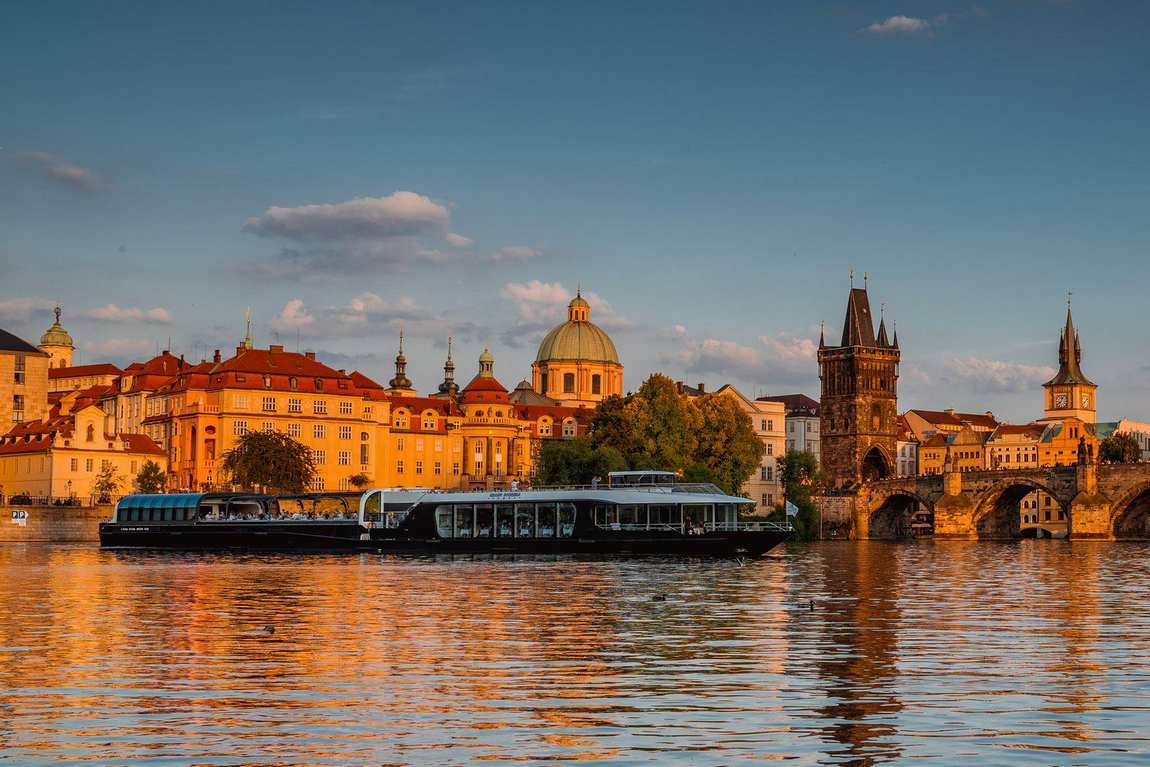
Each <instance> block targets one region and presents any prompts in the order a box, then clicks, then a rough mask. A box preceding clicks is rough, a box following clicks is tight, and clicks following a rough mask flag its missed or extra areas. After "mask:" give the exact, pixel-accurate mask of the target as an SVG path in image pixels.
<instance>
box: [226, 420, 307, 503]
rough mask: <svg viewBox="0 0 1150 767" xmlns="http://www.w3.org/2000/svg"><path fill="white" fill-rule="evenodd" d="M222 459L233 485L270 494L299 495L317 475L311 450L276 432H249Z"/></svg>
mask: <svg viewBox="0 0 1150 767" xmlns="http://www.w3.org/2000/svg"><path fill="white" fill-rule="evenodd" d="M223 458H224V462H223V469H224V471H225V472H227V473H228V474H230V475H231V477H232V482H234V483H235V484H237V485H240V486H242V487H247V488H254V487H257V486H259V487H263V488H265V489H267V490H268V491H270V492H280V493H302V492H304V491H306V490H307V488H308V486H309V485H311V483H312V480H313V479H314V478H315V474H316V468H315V459H314V458H313V457H312V453H311V450H309V449H308V448H307V447H306V446H305V445H303V444H301V443H299V442H297V441H295V440H294V439H292V438H291V437H289V436H288V435H286V434H281V433H279V432H275V431H249V432H248V433H247V434H245V435H243V436H242V437H240V440H239V442H238V443H236V446H235V447H234V448H232V449H231V450H229V451H228V452H226V453H224V456H223Z"/></svg>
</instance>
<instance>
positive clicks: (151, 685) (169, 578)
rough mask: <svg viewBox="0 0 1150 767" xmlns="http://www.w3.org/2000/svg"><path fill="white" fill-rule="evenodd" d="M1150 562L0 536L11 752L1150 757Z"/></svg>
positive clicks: (1013, 550)
mask: <svg viewBox="0 0 1150 767" xmlns="http://www.w3.org/2000/svg"><path fill="white" fill-rule="evenodd" d="M1148 553H1150V550H1148V549H1147V548H1145V547H1142V546H1140V545H1137V544H1105V543H1079V542H1075V543H1068V542H1059V541H1027V542H1022V543H1019V544H986V543H983V544H965V543H948V544H943V543H938V544H932V543H924V544H918V545H906V544H903V545H892V544H883V543H857V544H850V543H830V544H819V545H814V546H798V545H796V546H792V547H791V548H789V549H787V550H785V551H780V552H779V553H778V555H777V556H773V557H769V558H767V559H765V560H762V561H757V562H738V561H729V560H715V561H705V560H700V561H680V560H648V561H642V560H639V561H629V560H623V559H614V560H603V561H580V560H573V559H562V558H559V559H545V558H540V559H530V558H528V559H519V560H511V559H494V560H493V559H483V558H479V559H467V558H456V559H450V558H444V559H393V558H380V557H378V556H372V555H348V556H254V555H253V556H239V555H231V556H223V555H185V554H139V553H115V552H101V551H98V550H94V549H90V548H82V547H48V546H40V547H37V546H28V547H24V546H0V610H2V611H0V760H2V759H3V758H8V759H10V760H12V762H13V763H19V764H56V763H59V762H61V761H87V762H91V763H98V764H106V763H114V764H150V763H157V764H158V763H164V764H173V763H174V764H200V763H203V764H236V763H258V764H291V765H296V764H301V765H302V764H361V763H362V764H384V763H387V764H406V763H423V764H463V763H470V762H476V761H506V762H514V761H523V762H531V761H538V760H545V759H546V760H565V761H598V762H639V761H651V760H656V761H682V762H690V763H708V764H729V763H736V762H743V761H762V760H773V759H783V758H787V759H789V760H792V761H794V762H796V763H798V764H856V765H873V764H883V763H906V764H916V763H922V762H924V761H932V760H933V761H935V762H936V763H939V764H951V763H954V762H955V761H959V760H969V759H978V760H980V761H982V762H983V763H1011V764H1025V763H1031V764H1050V763H1052V762H1059V763H1061V762H1063V761H1067V763H1069V761H1074V762H1075V763H1078V762H1082V763H1090V762H1091V761H1092V760H1093V761H1094V762H1096V763H1106V764H1110V763H1118V762H1122V761H1123V760H1125V761H1128V762H1129V763H1131V764H1137V763H1145V762H1146V760H1147V758H1148V756H1147V749H1148V743H1147V740H1146V738H1145V736H1144V734H1143V731H1144V729H1145V721H1146V719H1147V717H1150V711H1148V706H1150V686H1148V684H1147V683H1148V682H1150V673H1148V670H1150V661H1148V660H1147V659H1148V658H1150V653H1148V652H1147V650H1150V615H1148V611H1147V608H1146V605H1147V596H1148V593H1150V579H1148V578H1147V575H1148V573H1147V570H1148V564H1147V562H1148V560H1147V554H1148ZM811 599H813V600H814V608H813V609H811V607H810V603H809V600H811Z"/></svg>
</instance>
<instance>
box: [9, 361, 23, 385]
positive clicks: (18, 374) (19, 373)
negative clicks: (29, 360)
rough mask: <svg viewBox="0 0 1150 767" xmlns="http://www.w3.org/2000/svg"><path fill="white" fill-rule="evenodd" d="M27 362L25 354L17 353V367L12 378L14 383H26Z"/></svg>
mask: <svg viewBox="0 0 1150 767" xmlns="http://www.w3.org/2000/svg"><path fill="white" fill-rule="evenodd" d="M25 364H26V363H25V361H24V355H23V354H17V355H16V369H15V370H14V371H13V376H12V380H13V382H14V383H18V384H22V383H24V370H25V368H24V366H25Z"/></svg>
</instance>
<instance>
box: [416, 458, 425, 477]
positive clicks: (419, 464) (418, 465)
mask: <svg viewBox="0 0 1150 767" xmlns="http://www.w3.org/2000/svg"><path fill="white" fill-rule="evenodd" d="M415 473H416V474H419V475H421V474H423V461H416V462H415Z"/></svg>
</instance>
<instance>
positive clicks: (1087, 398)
mask: <svg viewBox="0 0 1150 767" xmlns="http://www.w3.org/2000/svg"><path fill="white" fill-rule="evenodd" d="M1082 407H1090V395H1089V394H1083V395H1082Z"/></svg>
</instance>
